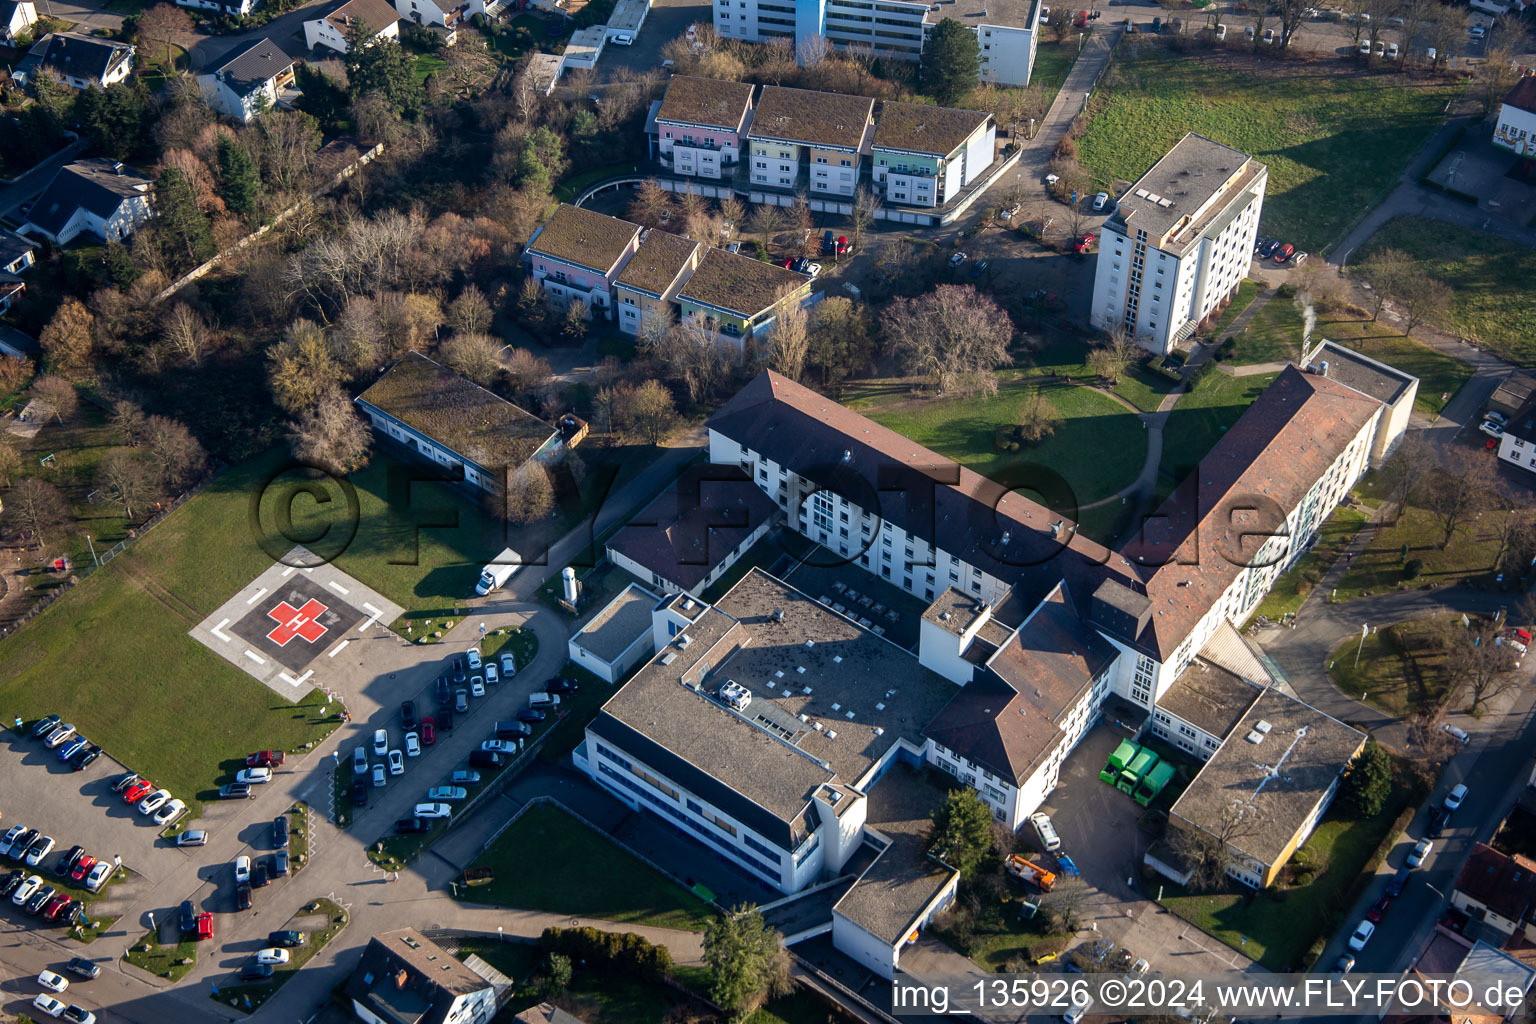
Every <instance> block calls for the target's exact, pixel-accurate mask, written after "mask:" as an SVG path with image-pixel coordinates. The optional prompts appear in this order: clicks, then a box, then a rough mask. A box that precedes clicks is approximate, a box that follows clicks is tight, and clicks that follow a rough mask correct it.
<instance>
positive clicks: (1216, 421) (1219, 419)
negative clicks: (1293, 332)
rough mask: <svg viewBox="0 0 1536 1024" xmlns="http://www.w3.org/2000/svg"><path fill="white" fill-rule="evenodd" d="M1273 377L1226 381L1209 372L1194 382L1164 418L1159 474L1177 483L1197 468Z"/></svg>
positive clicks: (1264, 375) (1264, 374)
mask: <svg viewBox="0 0 1536 1024" xmlns="http://www.w3.org/2000/svg"><path fill="white" fill-rule="evenodd" d="M1275 376H1276V375H1275V374H1273V373H1261V374H1257V375H1255V376H1252V377H1229V376H1227V375H1226V374H1224V373H1222V372H1221V371H1219V370H1211V371H1210V372H1208V373H1206V374H1205V376H1203V377H1201V378H1200V379H1199V380H1198V381H1196V382H1195V386H1194V388H1192V389H1191V390H1190V391H1189V392H1187V393H1186V394H1184V395H1182V396H1181V397H1180V398H1179V402H1178V404H1177V405H1175V406H1174V407H1173V411H1172V412H1170V413H1169V414H1168V423H1167V426H1165V427H1164V428H1163V461H1162V465H1161V467H1160V473H1161V474H1163V475H1165V476H1168V477H1169V478H1171V479H1177V478H1180V477H1182V476H1183V475H1184V473H1186V472H1188V471H1189V470H1190V469H1191V468H1193V467H1194V466H1195V465H1196V464H1198V463H1199V461H1200V460H1201V459H1203V458H1205V455H1206V453H1207V452H1209V451H1210V450H1211V449H1212V448H1213V447H1215V445H1216V442H1217V441H1219V440H1221V435H1222V434H1224V433H1226V432H1227V431H1228V430H1229V429H1231V427H1232V424H1234V423H1236V422H1237V419H1238V417H1239V416H1241V415H1242V414H1243V413H1244V412H1246V411H1247V410H1248V406H1250V405H1252V404H1253V400H1254V399H1255V398H1258V397H1259V395H1260V394H1262V393H1263V391H1264V389H1265V388H1267V387H1269V385H1270V383H1271V382H1272V381H1273V380H1274V379H1275Z"/></svg>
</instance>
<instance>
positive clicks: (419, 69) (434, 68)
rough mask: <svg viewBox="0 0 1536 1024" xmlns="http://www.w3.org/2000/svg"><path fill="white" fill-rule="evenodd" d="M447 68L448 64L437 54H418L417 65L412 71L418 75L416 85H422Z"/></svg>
mask: <svg viewBox="0 0 1536 1024" xmlns="http://www.w3.org/2000/svg"><path fill="white" fill-rule="evenodd" d="M447 66H448V62H447V61H445V60H443V58H441V57H439V56H438V55H437V54H435V53H418V54H417V55H416V64H415V66H414V67H413V68H412V69H411V70H412V71H413V72H414V73H415V75H416V84H417V85H420V84H421V83H423V82H425V81H426V80H427V79H428V78H430V77H431V76H432V75H435V74H437V73H438V72H439V71H441V70H443V68H445V67H447Z"/></svg>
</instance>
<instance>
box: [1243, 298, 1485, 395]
mask: <svg viewBox="0 0 1536 1024" xmlns="http://www.w3.org/2000/svg"><path fill="white" fill-rule="evenodd" d="M1286 291H1288V289H1282V292H1281V294H1280V295H1278V296H1276V297H1275V298H1274V299H1273V300H1271V301H1270V302H1269V304H1268V305H1266V306H1265V307H1264V308H1263V309H1261V310H1259V312H1258V314H1257V315H1255V316H1254V318H1253V319H1252V320H1251V321H1249V323H1248V326H1247V327H1246V328H1245V329H1244V330H1243V332H1242V333H1241V334H1238V335H1236V338H1237V341H1236V350H1235V351H1234V352H1233V354H1232V357H1231V362H1232V363H1233V365H1236V366H1244V365H1248V364H1251V363H1264V362H1273V361H1282V360H1296V359H1298V358H1300V355H1301V337H1302V333H1303V331H1304V330H1305V323H1304V320H1303V313H1302V311H1301V310H1300V309H1298V308H1297V307H1296V303H1295V302H1294V301H1293V300H1292V299H1290V298H1289V297H1288V296H1287V294H1286ZM1323 338H1328V339H1329V340H1331V341H1336V342H1338V343H1339V344H1341V345H1344V346H1346V347H1348V348H1351V349H1354V350H1355V351H1356V352H1359V353H1360V354H1361V355H1364V356H1369V357H1370V358H1372V359H1376V360H1379V361H1381V362H1383V363H1386V364H1387V365H1388V366H1393V367H1396V368H1397V369H1399V370H1402V371H1403V372H1404V373H1411V374H1413V375H1414V376H1415V377H1417V378H1419V391H1418V394H1417V395H1416V396H1415V397H1414V408H1416V409H1418V410H1419V411H1421V412H1427V413H1431V414H1437V413H1439V412H1440V410H1441V409H1443V408H1445V403H1446V402H1448V401H1450V399H1451V397H1452V396H1454V395H1455V394H1456V392H1457V391H1460V390H1461V386H1462V385H1463V384H1465V383H1466V382H1467V381H1468V380H1470V379H1471V378H1472V364H1471V363H1469V362H1467V361H1466V360H1464V359H1457V358H1456V357H1455V356H1451V355H1446V354H1445V353H1444V352H1441V351H1440V350H1439V349H1435V348H1431V347H1430V346H1428V345H1426V344H1424V343H1423V342H1421V341H1417V340H1415V339H1413V338H1410V337H1408V336H1407V335H1405V334H1403V333H1402V332H1400V331H1398V330H1396V329H1395V328H1393V327H1392V326H1391V325H1390V324H1388V323H1387V322H1386V321H1384V320H1370V319H1367V318H1365V317H1351V316H1349V315H1348V314H1325V315H1323V316H1320V317H1319V318H1318V320H1317V322H1316V323H1315V324H1314V325H1313V327H1312V336H1311V340H1312V342H1313V344H1316V343H1317V342H1318V341H1319V340H1321V339H1323Z"/></svg>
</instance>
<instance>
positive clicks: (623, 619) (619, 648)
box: [576, 583, 661, 662]
mask: <svg viewBox="0 0 1536 1024" xmlns="http://www.w3.org/2000/svg"><path fill="white" fill-rule="evenodd" d="M660 600H661V598H660V597H659V596H657V595H656V594H653V593H651V592H650V591H649V590H646V589H645V588H644V587H642V586H641V585H640V584H638V583H631V584H630V585H629V586H627V587H625V588H624V590H623V591H622V592H621V593H620V594H619V596H618V597H616V598H614V599H613V600H612V601H609V602H608V603H607V604H606V605H605V606H604V607H603V608H602V610H601V611H599V612H598V613H597V614H596V615H594V616H592V618H591V619H590V620H589V621H588V622H587V624H586V625H585V626H582V627H581V632H579V633H577V634H576V643H577V644H579V645H580V646H582V647H584V648H586V649H587V650H588V651H591V652H592V654H593V656H595V657H597V658H599V659H601V660H602V661H609V662H611V661H613V659H615V658H617V657H618V656H619V655H621V654H623V653H624V652H625V651H627V650H629V648H630V645H632V644H633V643H634V642H635V641H636V640H638V639H640V637H641V636H643V635H644V634H646V633H649V632H650V631H651V609H652V608H654V607H656V602H657V601H660Z"/></svg>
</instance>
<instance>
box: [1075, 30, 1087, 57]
mask: <svg viewBox="0 0 1536 1024" xmlns="http://www.w3.org/2000/svg"><path fill="white" fill-rule="evenodd" d="M1086 38H1088V33H1086V32H1079V33H1078V34H1077V52H1078V53H1082V52H1083V40H1084V39H1086Z"/></svg>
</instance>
